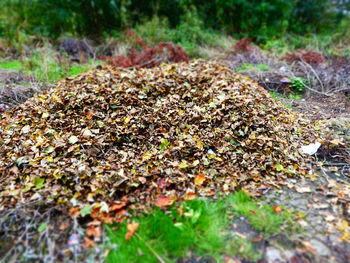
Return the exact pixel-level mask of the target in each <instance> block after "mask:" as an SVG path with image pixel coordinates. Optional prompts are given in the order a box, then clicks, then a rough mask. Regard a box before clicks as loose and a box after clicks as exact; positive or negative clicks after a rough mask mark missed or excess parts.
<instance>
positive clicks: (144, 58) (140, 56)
mask: <svg viewBox="0 0 350 263" xmlns="http://www.w3.org/2000/svg"><path fill="white" fill-rule="evenodd" d="M100 59H102V60H105V61H107V62H108V63H109V64H111V65H113V66H117V67H141V68H143V67H144V68H151V67H154V66H158V65H160V64H161V63H162V62H188V61H189V59H188V56H187V54H186V53H185V52H184V50H183V49H182V48H181V47H180V46H176V45H174V44H172V43H169V42H163V43H159V44H158V45H157V46H154V47H147V46H144V47H143V49H142V51H137V50H136V49H132V50H131V52H130V55H129V56H119V57H116V58H113V57H108V56H100Z"/></svg>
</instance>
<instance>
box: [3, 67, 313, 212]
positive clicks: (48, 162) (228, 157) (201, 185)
mask: <svg viewBox="0 0 350 263" xmlns="http://www.w3.org/2000/svg"><path fill="white" fill-rule="evenodd" d="M315 138H316V136H315V135H314V133H313V131H312V129H311V128H310V125H309V124H308V123H307V122H306V121H304V120H302V119H300V118H299V117H298V116H297V115H295V114H294V113H292V112H290V111H289V110H287V109H285V108H284V107H283V106H282V105H281V104H279V103H276V102H275V101H274V100H273V99H272V98H271V97H270V96H269V94H268V93H267V92H266V91H265V90H264V89H263V88H261V87H259V86H258V85H257V84H256V83H254V82H251V81H250V80H248V79H246V78H245V77H243V76H241V75H235V74H233V73H232V72H231V71H230V70H229V69H228V68H226V67H224V66H221V65H219V64H216V63H213V62H207V61H201V60H199V61H192V62H191V63H189V64H186V63H181V64H166V65H161V66H159V67H155V68H151V69H123V68H111V67H103V68H102V67H100V68H98V69H96V70H93V71H90V72H88V73H86V74H81V75H78V76H76V77H74V78H70V79H66V80H64V81H62V82H59V83H58V84H57V86H56V87H54V88H52V89H49V90H47V91H45V92H43V93H41V94H39V95H37V96H36V97H34V98H31V99H29V100H28V101H26V102H25V103H24V104H22V105H19V106H17V107H15V108H13V109H11V110H9V111H8V112H6V113H5V114H4V115H3V116H2V119H1V120H0V149H1V150H0V189H1V190H0V210H3V209H4V208H6V207H10V206H13V205H15V204H17V203H20V202H24V201H28V200H37V199H40V198H44V199H45V200H47V201H50V200H52V201H55V202H57V203H66V204H67V205H69V206H71V207H75V208H76V209H75V211H80V213H81V214H82V215H85V214H89V213H91V210H92V211H97V210H99V211H100V212H104V213H106V212H110V213H111V211H119V210H120V209H121V208H123V207H125V206H126V205H127V204H131V205H132V207H135V206H138V207H141V206H143V205H147V204H155V205H158V206H166V205H169V204H171V203H172V202H173V201H174V200H177V199H191V198H194V197H196V196H211V195H214V194H216V193H218V192H230V191H234V190H236V189H237V188H238V187H247V185H254V187H255V189H256V191H259V189H260V190H261V189H266V188H267V187H270V186H276V185H278V184H280V183H283V181H284V179H285V178H286V177H287V176H293V175H295V174H300V173H301V174H305V173H306V170H305V169H306V166H305V165H306V164H305V156H302V155H301V154H300V152H299V148H300V146H301V145H304V144H308V143H311V142H314V140H315ZM250 189H253V188H250ZM113 216H114V215H113Z"/></svg>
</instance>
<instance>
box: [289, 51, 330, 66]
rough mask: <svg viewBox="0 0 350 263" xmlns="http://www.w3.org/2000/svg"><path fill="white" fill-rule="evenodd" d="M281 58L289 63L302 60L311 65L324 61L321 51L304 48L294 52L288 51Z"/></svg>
mask: <svg viewBox="0 0 350 263" xmlns="http://www.w3.org/2000/svg"><path fill="white" fill-rule="evenodd" d="M282 60H285V61H287V62H289V63H293V62H297V61H303V62H306V63H308V64H312V65H319V64H322V63H324V62H325V61H326V59H325V57H324V56H323V55H322V54H321V53H319V52H316V51H304V50H296V51H294V52H290V53H288V54H287V55H286V56H284V57H283V58H282Z"/></svg>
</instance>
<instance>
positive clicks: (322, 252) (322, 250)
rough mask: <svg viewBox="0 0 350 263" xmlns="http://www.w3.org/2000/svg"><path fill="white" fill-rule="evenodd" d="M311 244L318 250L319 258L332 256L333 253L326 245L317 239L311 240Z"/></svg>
mask: <svg viewBox="0 0 350 263" xmlns="http://www.w3.org/2000/svg"><path fill="white" fill-rule="evenodd" d="M310 244H311V246H312V247H313V248H314V249H315V250H316V252H317V254H318V255H319V256H321V257H325V256H331V254H332V253H331V251H330V249H329V248H328V247H327V246H326V245H325V244H323V243H322V242H320V241H318V240H317V239H311V240H310Z"/></svg>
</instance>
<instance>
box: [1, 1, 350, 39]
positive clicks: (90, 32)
mask: <svg viewBox="0 0 350 263" xmlns="http://www.w3.org/2000/svg"><path fill="white" fill-rule="evenodd" d="M338 2H340V1H331V0H321V1H318V0H294V1H289V0H253V1H242V0H217V1H205V2H203V1H201V0H181V1H180V0H178V1H174V0H164V1H163V0H162V1H159V0H150V1H142V0H127V1H119V0H118V1H117V0H81V1H68V0H2V1H1V3H0V18H1V19H0V21H1V22H0V32H1V33H0V34H1V35H2V36H3V37H5V38H7V39H9V40H14V39H20V38H21V37H23V36H21V34H29V35H40V36H45V37H52V38H57V37H59V36H60V35H61V34H63V33H69V34H71V35H73V36H89V37H91V36H92V37H96V38H98V37H100V36H103V35H104V33H107V34H110V33H112V32H115V31H122V30H124V29H125V28H127V27H128V28H130V27H131V28H132V27H135V26H136V25H140V24H144V23H145V21H149V20H151V22H150V24H148V26H153V25H157V24H162V23H163V22H164V21H167V22H166V25H164V27H162V28H161V30H163V29H164V28H167V27H170V28H171V29H175V28H176V29H177V31H176V32H175V33H176V34H175V36H174V37H175V38H176V39H178V41H180V42H182V43H185V42H186V41H187V42H189V43H191V44H192V43H195V42H196V41H197V42H198V39H203V38H204V37H205V38H206V39H207V40H209V42H210V41H212V40H214V38H215V37H214V38H213V37H210V35H209V34H207V33H208V32H210V31H211V30H214V31H215V30H217V31H225V32H226V33H231V34H232V33H233V34H236V35H238V36H240V37H241V36H250V37H252V38H254V40H258V41H266V40H267V39H269V38H271V37H278V36H282V35H283V34H284V33H286V32H287V31H289V32H296V33H303V34H305V33H310V32H316V33H319V32H324V31H326V30H333V29H334V28H336V27H337V25H338V24H339V23H340V22H341V21H342V18H343V17H344V14H345V13H346V12H345V11H346V10H348V9H349V7H348V6H341V3H338ZM87 14H88V15H87ZM154 17H161V18H162V20H161V21H158V22H157V21H155V20H154V21H152V18H153V19H154ZM163 18H165V19H164V20H163ZM203 28H206V29H210V30H209V31H205V30H203ZM145 29H146V31H148V32H150V31H155V29H154V28H153V29H150V28H149V27H146V28H145ZM140 31H142V30H141V29H140ZM152 34H153V36H155V37H156V35H157V34H158V33H156V32H153V33H152ZM164 34H166V32H165V31H164V30H163V31H161V33H160V37H163V36H164ZM179 34H180V35H179ZM181 34H183V35H181ZM191 37H193V38H195V39H197V40H195V41H188V40H189V39H191Z"/></svg>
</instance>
